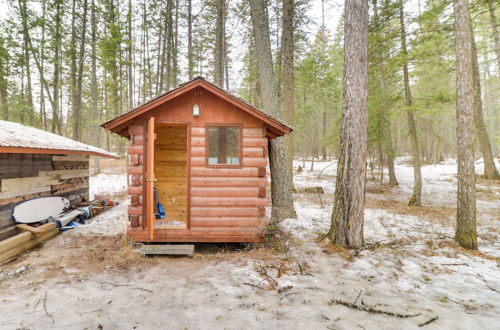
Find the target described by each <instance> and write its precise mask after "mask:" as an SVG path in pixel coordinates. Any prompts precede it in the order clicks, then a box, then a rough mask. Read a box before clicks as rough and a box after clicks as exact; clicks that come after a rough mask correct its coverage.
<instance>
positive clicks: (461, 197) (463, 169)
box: [454, 0, 477, 249]
mask: <svg viewBox="0 0 500 330" xmlns="http://www.w3.org/2000/svg"><path fill="white" fill-rule="evenodd" d="M454 9H455V54H456V75H457V77H456V87H457V164H458V174H457V180H458V197H457V227H456V231H455V240H456V241H457V242H458V243H459V244H460V245H461V246H462V247H464V248H466V249H477V232H476V186H475V173H474V95H473V93H474V78H473V63H472V62H473V60H472V55H473V54H472V35H471V26H470V14H469V8H468V1H467V0H454Z"/></svg>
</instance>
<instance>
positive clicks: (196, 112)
mask: <svg viewBox="0 0 500 330" xmlns="http://www.w3.org/2000/svg"><path fill="white" fill-rule="evenodd" d="M193 116H194V117H199V116H200V106H199V105H198V104H195V105H193Z"/></svg>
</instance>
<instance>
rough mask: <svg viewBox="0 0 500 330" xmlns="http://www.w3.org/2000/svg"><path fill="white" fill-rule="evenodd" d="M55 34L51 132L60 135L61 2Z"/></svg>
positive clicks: (58, 3) (59, 0)
mask: <svg viewBox="0 0 500 330" xmlns="http://www.w3.org/2000/svg"><path fill="white" fill-rule="evenodd" d="M55 6H56V15H55V32H54V40H53V43H54V76H53V79H52V88H53V92H52V102H51V103H52V125H51V131H52V133H55V132H56V131H57V133H58V134H61V133H62V125H61V119H60V118H61V116H60V113H59V109H60V107H59V89H60V84H61V80H60V69H61V54H60V50H61V39H62V36H61V17H62V0H56V4H55Z"/></svg>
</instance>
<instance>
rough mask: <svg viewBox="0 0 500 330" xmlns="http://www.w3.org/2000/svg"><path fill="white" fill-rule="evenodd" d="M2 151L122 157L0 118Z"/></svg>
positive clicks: (0, 145) (0, 149) (0, 144)
mask: <svg viewBox="0 0 500 330" xmlns="http://www.w3.org/2000/svg"><path fill="white" fill-rule="evenodd" d="M0 153H44V154H84V155H93V156H101V157H107V158H120V157H118V156H117V155H115V154H114V153H111V152H108V151H106V150H103V149H100V148H97V147H94V146H90V145H88V144H85V143H81V142H78V141H75V140H71V139H68V138H65V137H63V136H60V135H57V134H54V133H50V132H46V131H43V130H41V129H38V128H34V127H30V126H25V125H22V124H19V123H14V122H11V121H5V120H0Z"/></svg>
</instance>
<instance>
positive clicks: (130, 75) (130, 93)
mask: <svg viewBox="0 0 500 330" xmlns="http://www.w3.org/2000/svg"><path fill="white" fill-rule="evenodd" d="M127 27H128V36H127V69H128V74H127V82H128V108H129V109H132V108H133V107H134V74H133V72H134V59H133V58H134V57H133V56H134V55H133V52H134V49H133V45H134V41H133V39H132V38H133V35H132V0H129V1H128V13H127Z"/></svg>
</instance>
